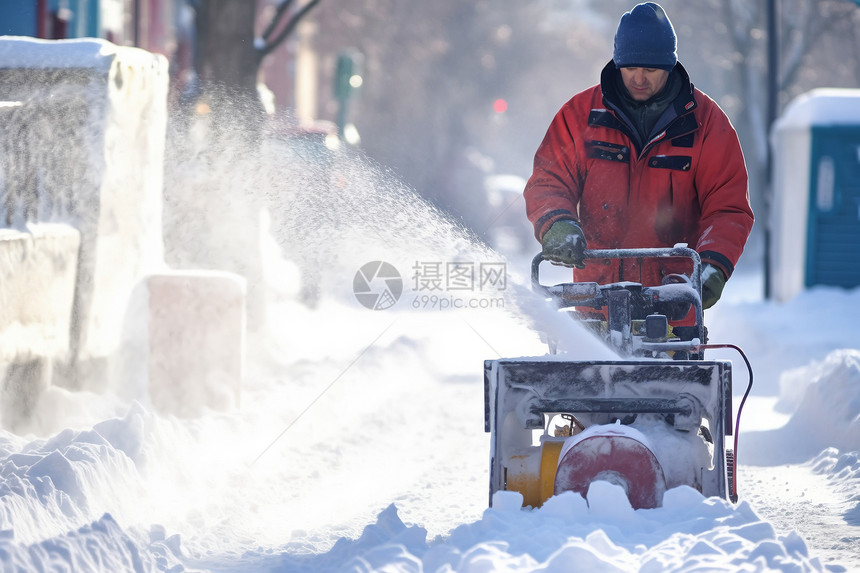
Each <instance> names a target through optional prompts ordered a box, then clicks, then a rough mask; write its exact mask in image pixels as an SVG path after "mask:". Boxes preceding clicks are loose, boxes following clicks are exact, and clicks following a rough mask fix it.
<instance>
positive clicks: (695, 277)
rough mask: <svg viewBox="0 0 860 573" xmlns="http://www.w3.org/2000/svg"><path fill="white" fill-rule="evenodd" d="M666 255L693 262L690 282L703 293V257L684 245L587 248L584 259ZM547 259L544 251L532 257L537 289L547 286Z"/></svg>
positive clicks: (533, 281) (662, 256) (533, 275)
mask: <svg viewBox="0 0 860 573" xmlns="http://www.w3.org/2000/svg"><path fill="white" fill-rule="evenodd" d="M664 257H684V258H687V259H690V260H691V261H692V262H693V273H692V276H690V282H691V283H692V287H693V289H694V290H695V291H696V292H697V293H699V295H700V296H701V293H702V259H701V257H699V253H697V252H696V251H695V250H693V249H691V248H689V247H687V246H684V245H676V246H674V247H651V248H644V249H586V251H585V253H584V255H583V258H582V259H583V260H584V261H587V260H589V259H619V260H620V259H640V260H641V259H658V258H664ZM545 260H547V259H545V258H544V256H543V253H538V254H537V255H535V257H534V258H533V259H532V285H533V286H534V288H535V289H543V290H545V287H544V286H543V285H541V284H540V264H541V263H542V262H543V261H545Z"/></svg>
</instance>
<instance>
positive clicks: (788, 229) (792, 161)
mask: <svg viewBox="0 0 860 573" xmlns="http://www.w3.org/2000/svg"><path fill="white" fill-rule="evenodd" d="M841 125H852V126H860V90H857V89H838V88H820V89H815V90H812V91H810V92H808V93H806V94H803V95H801V96H800V97H798V98H797V99H795V100H794V101H792V102H791V104H789V106H788V107H787V108H786V110H785V112H784V113H783V115H782V116H781V117H780V118H779V119H778V120H777V122H776V124H775V125H774V128H773V132H772V135H771V145H772V146H773V156H774V162H773V170H774V171H773V190H774V193H773V206H772V208H771V221H770V228H771V232H772V239H773V240H772V241H771V253H770V255H771V261H772V265H771V271H770V272H771V284H772V286H773V295H774V297H775V298H776V300H778V301H782V302H784V301H787V300H789V299H791V298H793V297H794V296H795V295H797V294H798V293H799V292H800V291H802V290H803V289H804V288H805V285H806V257H807V245H808V222H809V209H810V197H811V192H812V189H811V187H812V181H811V175H812V161H813V157H812V148H813V134H812V130H813V127H821V126H841Z"/></svg>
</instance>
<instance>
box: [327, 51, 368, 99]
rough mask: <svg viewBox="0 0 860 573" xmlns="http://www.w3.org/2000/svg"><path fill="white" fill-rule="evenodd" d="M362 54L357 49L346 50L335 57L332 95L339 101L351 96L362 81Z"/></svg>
mask: <svg viewBox="0 0 860 573" xmlns="http://www.w3.org/2000/svg"><path fill="white" fill-rule="evenodd" d="M363 67H364V56H363V55H362V54H361V52H359V51H358V50H353V49H350V50H346V51H344V52H342V53H341V54H340V55H339V56H338V57H337V68H336V69H335V76H334V96H335V97H336V98H337V99H338V100H339V101H345V100H347V99H349V98H351V97H352V96H353V95H354V93H355V91H356V90H358V88H360V87H361V84H363V83H364V78H363V77H362V73H363V70H362V68H363Z"/></svg>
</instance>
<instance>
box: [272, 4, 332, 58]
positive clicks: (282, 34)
mask: <svg viewBox="0 0 860 573" xmlns="http://www.w3.org/2000/svg"><path fill="white" fill-rule="evenodd" d="M287 1H288V0H287ZM319 2H320V0H311V1H310V2H308V3H307V4H305V5H304V6H302V9H301V10H299V11H298V13H296V15H295V16H293V17H292V18H291V19H290V21H289V22H287V25H286V26H284V28H283V30H281V31H280V33H279V34H278V35H277V36H275V38H274V39H273V40H271V41H269V42H266V43H265V44H264V45H263V47H261V48H259V49H258V50H257V57H258V58H259V59H260V60H262V59H263V58H265V57H266V56H267V55H269V54H270V53H271V52H272V51H273V50H274V49H275V48H277V47H278V46H279V45H280V44H281V42H283V41H284V40H286V39H287V36H289V35H290V34H291V33H292V32H293V30H294V29H295V27H296V25H298V23H299V22H300V21H301V19H302V18H304V17H305V16H306V15H307V13H308V12H310V11H311V10H312V9H313V8H314V6H316V5H317V4H319Z"/></svg>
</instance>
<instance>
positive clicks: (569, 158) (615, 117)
mask: <svg viewBox="0 0 860 573" xmlns="http://www.w3.org/2000/svg"><path fill="white" fill-rule="evenodd" d="M676 44H677V42H676V37H675V30H674V28H673V27H672V23H671V22H670V21H669V18H668V17H667V16H666V13H665V12H664V11H663V9H662V8H661V7H660V6H659V5H658V4H655V3H653V2H647V3H643V4H638V5H637V6H636V7H634V8H633V9H632V10H631V11H630V12H626V13H625V14H624V15H623V16H622V17H621V21H620V23H619V24H618V29H617V31H616V34H615V50H614V54H613V58H612V60H611V61H610V62H609V63H608V64H607V65H606V67H604V68H603V72H602V73H601V76H600V84H599V85H596V86H593V87H591V88H589V89H587V90H585V91H583V92H581V93H579V94H577V95H575V96H574V97H573V98H572V99H571V100H570V101H568V102H567V103H566V104H564V106H563V107H562V108H561V110H560V111H559V112H558V113H557V114H556V116H555V118H554V119H553V120H552V123H551V124H550V126H549V129H548V130H547V133H546V136H545V137H544V140H543V142H542V143H541V144H540V147H539V148H538V150H537V153H536V154H535V160H534V172H533V173H532V176H531V178H530V179H529V181H528V183H527V184H526V188H525V192H524V195H525V199H526V210H527V214H528V217H529V220H530V221H531V222H532V224H533V225H534V229H535V237H536V238H537V239H538V240H539V241H540V242H541V244H542V246H543V255H544V258H545V259H547V260H549V261H552V262H554V263H556V264H561V265H565V266H570V267H576V268H577V269H579V270H576V271H574V272H575V275H576V280H578V281H594V282H598V283H600V284H606V283H610V282H618V281H634V282H641V283H642V284H645V285H658V284H661V282H662V279H663V277H664V276H666V275H667V274H671V273H678V272H685V271H686V272H687V274H689V271H690V270H691V267H690V265H689V261H687V263H686V264H684V265H681V266H680V267H679V262H678V261H673V260H671V259H668V260H665V259H661V260H645V261H639V260H624V261H622V262H621V263H618V261H615V263H614V264H612V263H611V262H610V261H608V260H607V261H595V260H589V261H588V265H587V266H586V265H585V261H584V260H583V253H584V251H585V249H586V245H588V247H589V248H591V249H616V248H641V247H672V246H674V245H676V244H678V243H686V244H687V245H688V246H690V247H691V248H694V249H695V250H696V251H697V252H698V253H699V255H700V256H701V258H702V262H703V266H702V305H703V307H704V308H710V307H711V306H713V305H714V303H716V302H717V300H719V298H720V295H721V294H722V291H723V287H724V286H725V283H726V280H727V279H728V278H729V277H730V276H731V275H732V271H733V270H734V266H735V264H737V261H738V258H739V257H740V255H741V253H742V252H743V248H744V245H745V244H746V240H747V238H748V237H749V233H750V230H751V229H752V225H753V213H752V209H751V208H750V204H749V194H748V190H747V172H746V167H745V165H744V158H743V153H742V151H741V148H740V144H739V142H738V138H737V134H736V133H735V131H734V129H733V128H732V125H731V123H730V122H729V120H728V118H727V117H726V115H725V114H724V113H723V111H722V110H721V109H720V108H719V106H718V105H717V104H716V103H715V102H714V101H713V100H711V99H710V98H709V97H708V96H707V95H705V94H704V93H703V92H701V91H699V90H697V89H695V88H694V87H693V85H692V84H691V83H690V78H689V76H688V74H687V71H686V70H685V69H684V68H683V66H681V64H680V63H678V60H677V52H676Z"/></svg>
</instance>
